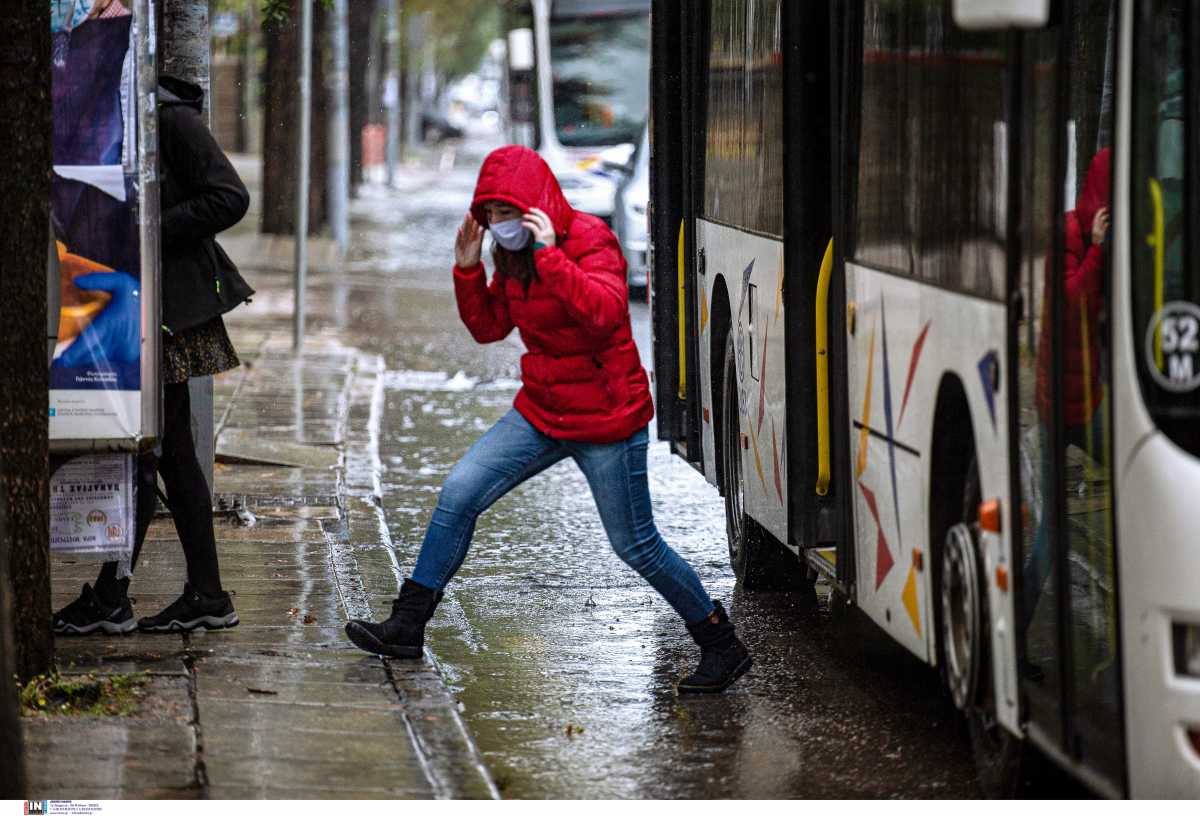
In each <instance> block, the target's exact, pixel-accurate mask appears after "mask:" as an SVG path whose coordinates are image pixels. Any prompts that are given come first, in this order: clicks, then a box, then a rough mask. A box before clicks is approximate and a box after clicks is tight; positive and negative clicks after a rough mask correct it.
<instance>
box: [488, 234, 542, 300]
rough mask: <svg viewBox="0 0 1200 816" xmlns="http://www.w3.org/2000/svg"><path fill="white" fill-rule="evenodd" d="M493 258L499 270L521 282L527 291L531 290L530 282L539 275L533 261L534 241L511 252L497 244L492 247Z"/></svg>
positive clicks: (502, 273)
mask: <svg viewBox="0 0 1200 816" xmlns="http://www.w3.org/2000/svg"><path fill="white" fill-rule="evenodd" d="M492 260H493V261H494V262H495V264H496V271H497V272H499V273H500V274H501V275H504V276H505V277H508V278H512V279H513V280H515V281H518V282H520V284H521V285H522V286H524V287H525V291H526V292H528V291H529V284H530V283H532V282H533V280H534V279H535V278H536V277H537V269H536V267H535V266H534V263H533V244H532V242H531V243H530V244H529V246H526V247H525V248H524V249H521V250H517V251H516V252H510V251H509V250H507V249H505V248H504V247H502V246H500V245H499V244H496V245H495V246H493V247H492Z"/></svg>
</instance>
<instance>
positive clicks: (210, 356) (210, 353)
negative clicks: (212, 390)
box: [162, 315, 242, 384]
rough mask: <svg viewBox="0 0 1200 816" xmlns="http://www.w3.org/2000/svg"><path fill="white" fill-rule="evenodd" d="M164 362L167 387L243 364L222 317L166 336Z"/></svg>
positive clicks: (164, 340)
mask: <svg viewBox="0 0 1200 816" xmlns="http://www.w3.org/2000/svg"><path fill="white" fill-rule="evenodd" d="M162 360H163V382H164V383H167V384H174V383H181V382H186V381H187V380H189V379H191V378H192V377H207V376H209V375H211V374H220V373H221V372H222V371H228V370H230V369H231V368H237V367H238V366H239V365H241V364H242V361H241V360H239V359H238V356H237V351H236V350H234V348H233V343H232V342H231V341H230V339H229V334H228V333H227V332H226V331H225V321H223V320H222V319H221V317H220V315H218V316H217V317H214V318H213V319H212V320H209V321H208V322H206V323H201V324H200V325H199V326H193V327H192V328H190V329H183V330H181V331H177V332H175V333H174V334H167V333H165V332H164V333H163V354H162Z"/></svg>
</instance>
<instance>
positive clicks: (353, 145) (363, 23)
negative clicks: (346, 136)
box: [349, 0, 375, 195]
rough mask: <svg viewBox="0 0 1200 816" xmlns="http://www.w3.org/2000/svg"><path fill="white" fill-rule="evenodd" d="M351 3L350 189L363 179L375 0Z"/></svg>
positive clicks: (353, 190)
mask: <svg viewBox="0 0 1200 816" xmlns="http://www.w3.org/2000/svg"><path fill="white" fill-rule="evenodd" d="M349 5H350V190H351V195H354V194H356V193H357V188H358V185H360V184H362V183H363V150H362V132H363V128H365V127H366V126H367V124H368V116H367V105H368V104H369V103H368V97H369V94H368V92H367V60H369V59H370V57H371V17H372V16H373V15H374V14H375V4H374V3H370V2H364V0H358V2H352V3H350V4H349Z"/></svg>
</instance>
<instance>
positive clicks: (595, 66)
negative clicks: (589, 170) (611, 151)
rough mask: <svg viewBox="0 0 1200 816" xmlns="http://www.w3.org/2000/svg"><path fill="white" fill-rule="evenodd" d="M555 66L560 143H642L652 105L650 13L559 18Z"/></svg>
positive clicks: (553, 34)
mask: <svg viewBox="0 0 1200 816" xmlns="http://www.w3.org/2000/svg"><path fill="white" fill-rule="evenodd" d="M550 65H551V74H552V76H553V78H554V121H555V130H556V132H557V134H558V141H559V143H560V144H562V145H563V146H565V147H596V146H601V145H615V144H621V143H623V142H633V141H634V140H635V139H637V137H638V131H639V130H640V129H641V127H642V125H643V124H644V123H645V121H646V110H647V106H648V103H649V84H650V83H649V71H650V18H649V16H648V15H645V14H637V15H621V16H604V17H580V18H568V19H555V20H553V21H552V22H551V27H550Z"/></svg>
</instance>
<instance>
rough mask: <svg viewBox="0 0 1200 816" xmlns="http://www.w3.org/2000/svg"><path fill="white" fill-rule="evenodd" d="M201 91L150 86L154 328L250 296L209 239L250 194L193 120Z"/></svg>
mask: <svg viewBox="0 0 1200 816" xmlns="http://www.w3.org/2000/svg"><path fill="white" fill-rule="evenodd" d="M203 99H204V92H203V91H202V90H201V89H200V88H199V86H197V85H193V84H191V83H190V82H185V81H183V80H181V79H176V78H175V77H168V76H164V77H161V78H160V79H159V87H158V148H159V158H160V162H159V173H160V175H159V179H160V183H161V187H160V195H161V203H160V223H161V227H162V323H163V326H164V327H165V328H166V329H167V330H168V331H171V332H176V331H179V330H181V329H188V328H191V327H193V326H198V325H200V324H201V323H204V322H206V321H208V320H211V319H212V318H214V317H216V316H217V315H222V314H225V312H228V311H229V310H230V309H233V308H234V307H235V306H238V305H240V304H242V303H244V302H245V301H246V300H248V299H249V298H250V296H251V295H253V294H254V290H253V289H251V288H250V286H249V285H248V284H247V283H246V281H245V280H243V279H242V276H241V275H240V274H239V273H238V270H237V267H236V266H234V264H233V261H231V260H230V259H229V256H228V255H226V254H225V252H224V250H222V249H221V247H220V246H218V245H217V242H216V241H215V240H214V238H213V236H215V235H216V234H217V233H219V232H222V231H223V230H227V229H229V228H230V227H232V226H233V225H234V224H236V223H237V222H238V221H241V220H242V217H243V216H244V215H245V214H246V210H247V209H248V208H249V206H250V194H249V193H248V192H246V186H245V185H244V184H242V180H241V178H239V177H238V174H237V171H236V170H234V169H233V165H232V164H230V163H229V159H228V158H226V156H225V153H224V152H223V151H222V150H221V148H220V146H219V145H218V144H217V141H216V139H214V138H213V135H212V133H210V132H209V130H208V127H207V126H206V125H205V123H204V119H203V117H202V115H201V111H202V110H203V107H202V102H203Z"/></svg>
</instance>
